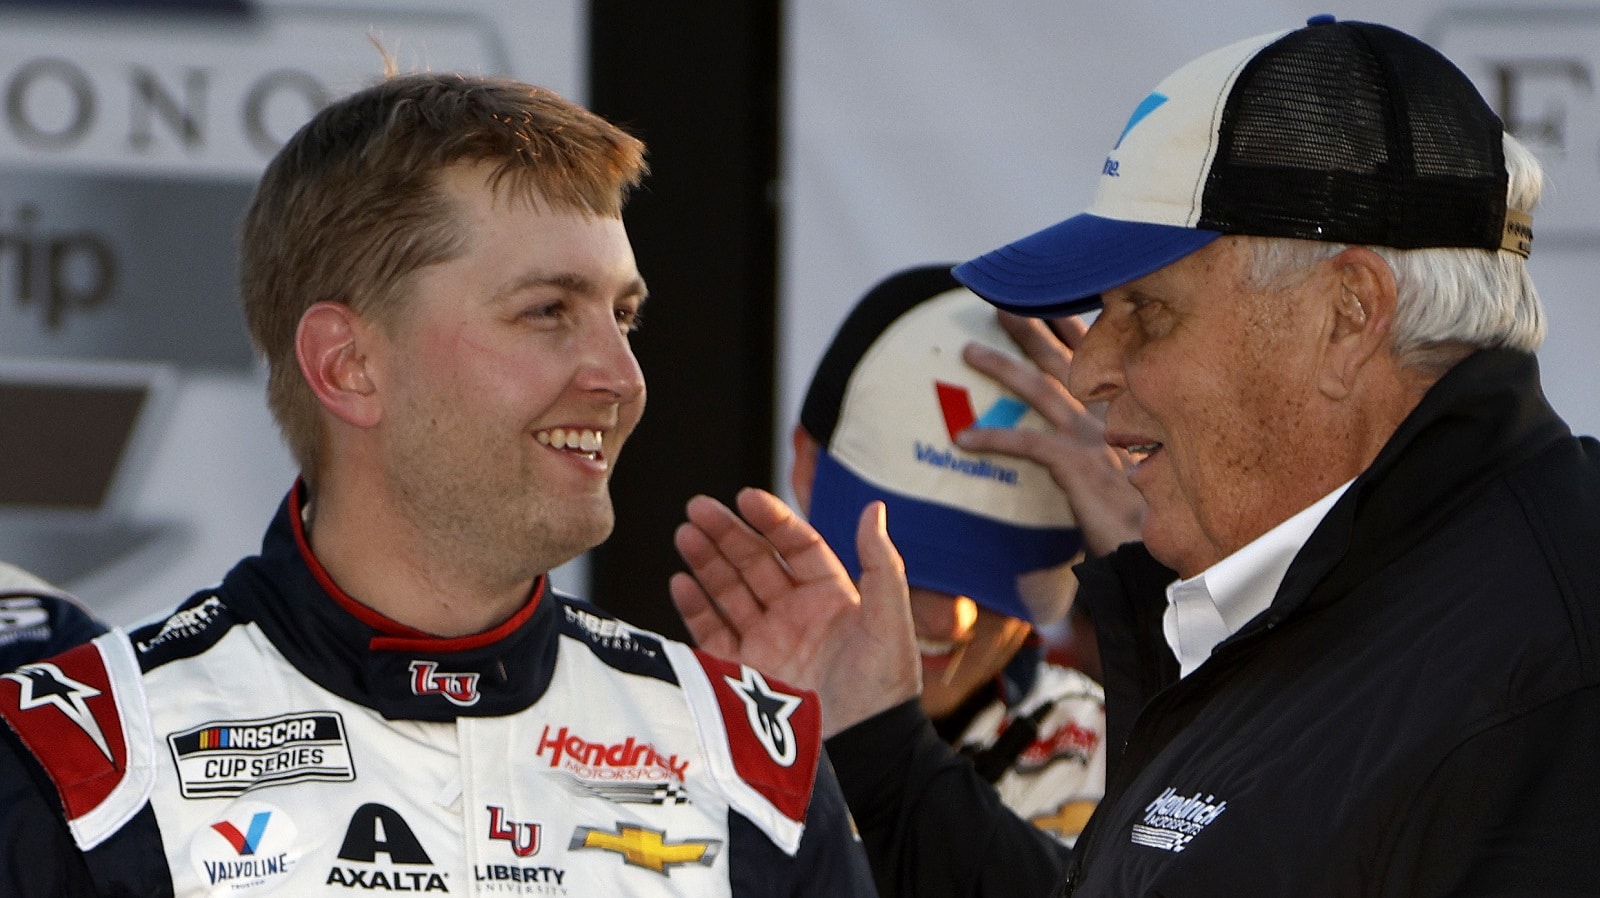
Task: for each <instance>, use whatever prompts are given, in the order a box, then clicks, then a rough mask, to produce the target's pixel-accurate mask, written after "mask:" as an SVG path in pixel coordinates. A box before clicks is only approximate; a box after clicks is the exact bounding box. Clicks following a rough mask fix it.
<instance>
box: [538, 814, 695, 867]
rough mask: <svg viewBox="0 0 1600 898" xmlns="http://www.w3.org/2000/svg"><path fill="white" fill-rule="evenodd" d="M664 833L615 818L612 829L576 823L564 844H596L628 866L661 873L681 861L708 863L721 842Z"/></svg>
mask: <svg viewBox="0 0 1600 898" xmlns="http://www.w3.org/2000/svg"><path fill="white" fill-rule="evenodd" d="M666 835H667V834H666V833H664V832H662V831H661V830H656V829H648V828H646V827H643V826H630V825H628V824H626V823H622V822H620V821H619V822H618V823H617V828H616V831H614V832H613V831H609V830H604V829H596V828H594V827H591V826H580V827H578V829H577V830H576V831H575V832H574V833H573V834H572V842H571V844H569V845H568V846H567V847H568V848H569V849H570V850H572V851H577V850H579V849H581V848H598V849H600V850H602V851H615V852H616V853H617V854H620V855H622V859H623V860H624V861H626V862H627V863H628V864H629V865H630V866H634V867H643V868H645V869H646V870H654V871H655V872H657V873H660V874H661V875H662V876H666V875H667V874H669V873H671V872H672V868H673V867H675V866H679V865H682V864H699V865H700V866H702V867H709V866H711V865H712V864H713V863H715V862H716V860H717V852H718V851H719V850H721V848H722V842H720V841H718V840H716V839H688V840H685V841H682V842H668V841H667V839H666Z"/></svg>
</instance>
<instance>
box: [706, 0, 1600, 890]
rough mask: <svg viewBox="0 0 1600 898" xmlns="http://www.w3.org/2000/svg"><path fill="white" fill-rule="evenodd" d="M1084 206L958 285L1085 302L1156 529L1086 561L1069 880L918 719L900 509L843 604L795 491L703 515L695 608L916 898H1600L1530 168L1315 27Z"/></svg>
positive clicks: (1167, 115) (1239, 53)
mask: <svg viewBox="0 0 1600 898" xmlns="http://www.w3.org/2000/svg"><path fill="white" fill-rule="evenodd" d="M1108 142H1109V141H1108ZM1099 178H1100V181H1099V187H1098V190H1097V192H1096V195H1095V199H1094V201H1093V203H1092V204H1091V206H1090V207H1089V209H1088V211H1086V212H1084V213H1082V214H1080V215H1076V216H1073V217H1071V218H1068V219H1065V220H1064V221H1062V222H1059V223H1058V224H1055V225H1052V226H1051V227H1049V228H1046V229H1045V230H1043V231H1040V232H1038V233H1035V234H1032V235H1029V236H1026V237H1023V238H1021V239H1020V240H1017V241H1015V242H1013V243H1011V244H1008V245H1007V246H1004V247H1001V248H1000V249H997V250H995V251H993V252H991V253H988V254H985V255H983V256H980V257H978V258H976V259H973V260H971V261H969V262H967V263H964V264H963V265H961V266H958V267H957V268H956V269H955V271H954V273H955V275H956V277H957V279H958V280H960V281H961V282H962V283H964V284H965V285H966V286H968V287H969V288H971V289H972V290H973V291H974V292H976V293H978V294H979V295H981V296H983V297H984V298H985V299H987V300H989V301H990V302H992V303H994V304H995V305H997V306H999V307H1001V308H1003V309H1007V310H1010V311H1013V312H1019V313H1022V314H1025V315H1030V316H1038V317H1045V318H1056V317H1060V316H1067V315H1072V314H1074V313H1077V312H1080V311H1084V310H1087V309H1092V308H1096V307H1098V308H1099V314H1098V316H1096V317H1095V319H1094V321H1093V323H1092V324H1091V325H1089V326H1088V328H1087V331H1086V332H1085V333H1083V334H1082V335H1081V336H1080V337H1079V338H1078V339H1077V341H1076V344H1075V346H1074V347H1073V352H1072V358H1071V364H1070V370H1069V371H1067V372H1065V374H1066V377H1065V380H1064V382H1065V383H1066V385H1067V386H1068V387H1069V389H1070V391H1071V393H1072V395H1073V396H1075V397H1076V398H1077V399H1078V400H1080V401H1082V402H1084V403H1087V404H1091V405H1095V406H1097V407H1099V408H1100V409H1102V410H1103V414H1104V426H1105V431H1104V438H1105V441H1106V443H1107V444H1108V445H1109V446H1110V447H1112V448H1113V449H1116V450H1120V451H1123V452H1126V453H1127V454H1128V456H1129V457H1130V459H1131V460H1132V462H1133V464H1132V466H1131V468H1130V471H1131V473H1130V475H1129V479H1130V482H1131V483H1132V484H1133V485H1134V486H1135V487H1136V488H1137V489H1138V490H1139V492H1140V493H1141V494H1142V495H1143V496H1144V498H1145V501H1146V511H1145V515H1144V519H1143V523H1142V527H1141V533H1142V537H1143V538H1142V540H1140V541H1139V542H1136V543H1131V544H1128V545H1125V546H1122V547H1120V548H1118V549H1117V550H1116V551H1114V552H1112V553H1110V554H1109V555H1106V556H1104V557H1101V558H1096V559H1090V560H1089V561H1086V562H1085V563H1083V564H1082V565H1079V566H1078V568H1077V574H1078V579H1079V591H1078V601H1079V602H1082V603H1085V604H1086V605H1087V606H1088V610H1089V613H1090V616H1091V617H1092V618H1093V621H1094V625H1095V630H1096V634H1097V637H1098V640H1099V644H1100V652H1101V660H1102V667H1103V670H1104V685H1105V688H1106V715H1107V730H1108V742H1109V743H1110V745H1111V746H1112V747H1113V748H1112V752H1111V754H1110V756H1109V757H1108V759H1107V784H1106V794H1105V796H1104V797H1103V798H1102V800H1101V802H1100V804H1099V806H1098V807H1097V808H1096V810H1095V813H1094V816H1093V817H1092V819H1091V820H1090V822H1089V824H1088V826H1087V828H1086V829H1085V831H1084V833H1083V834H1082V835H1081V836H1080V837H1079V840H1078V844H1077V846H1076V848H1075V850H1074V853H1073V857H1072V860H1071V863H1070V864H1069V868H1068V870H1067V872H1066V874H1065V875H1064V876H1055V875H1052V872H1051V871H1050V870H1049V868H1048V866H1047V865H1045V864H1043V863H1041V862H1040V861H1039V860H1038V858H1039V857H1040V856H1042V855H1046V854H1047V850H1046V849H1044V848H1041V846H1039V844H1038V843H1037V840H1036V839H1034V838H1033V836H1032V834H1031V832H1030V831H1029V829H1028V827H1027V826H1026V825H1025V823H1024V822H1023V821H1021V820H1019V819H1017V818H1016V817H1015V816H1013V815H1008V814H1006V813H1005V812H1004V809H997V808H995V807H993V806H992V805H990V804H987V803H985V802H984V801H982V800H981V794H980V793H979V791H978V790H977V789H976V787H975V786H974V785H973V784H972V782H971V781H972V780H974V779H975V777H974V776H972V775H971V774H970V773H967V774H966V779H965V781H964V780H963V779H962V775H963V770H962V768H961V766H960V765H959V764H958V763H956V762H957V761H958V760H959V759H957V758H953V757H952V755H953V753H952V752H951V751H950V750H949V749H948V748H947V747H945V746H944V745H943V744H942V743H941V742H939V740H938V739H937V737H936V736H935V735H934V734H933V732H932V728H931V726H929V724H928V721H927V718H926V715H924V714H923V712H922V711H921V709H920V708H919V707H918V706H917V703H916V701H915V698H916V690H917V666H916V662H915V648H914V643H913V641H912V635H911V633H912V630H911V626H910V624H909V621H907V620H906V615H905V614H904V612H903V610H902V609H901V607H900V605H901V603H903V602H904V600H905V599H904V596H905V585H904V576H903V573H902V569H901V567H900V565H899V564H898V562H897V559H896V556H895V553H894V549H893V545H892V543H890V542H889V540H888V538H887V535H886V532H885V528H884V526H883V523H882V518H883V509H882V506H881V505H877V504H875V505H873V506H870V507H869V509H868V510H867V512H866V513H865V514H864V515H863V518H862V520H861V522H860V527H859V529H858V534H857V538H858V552H859V553H860V556H861V559H862V570H861V574H860V576H859V577H858V578H855V581H854V582H853V581H852V578H851V577H850V576H849V575H848V574H847V573H846V572H845V571H844V569H843V568H842V566H840V565H839V564H838V563H837V561H836V560H834V559H833V558H832V557H831V555H829V554H828V553H827V552H826V548H825V545H824V544H823V543H822V542H821V541H820V540H818V539H817V538H816V537H815V535H814V533H812V531H811V530H810V528H809V527H808V526H807V525H806V524H805V522H804V521H802V520H800V519H799V518H798V517H797V516H796V515H794V514H793V513H792V512H790V511H789V510H788V509H787V508H786V507H784V506H783V505H782V503H781V502H779V501H778V500H777V499H776V497H773V496H771V495H770V494H765V493H761V492H759V491H745V492H744V493H741V494H740V495H739V497H738V508H739V513H738V514H737V515H736V514H735V513H734V512H732V511H731V510H730V509H728V508H726V507H723V506H721V505H720V504H719V503H716V502H714V501H712V500H710V499H706V498H703V497H702V498H697V499H695V500H693V501H692V502H691V504H690V507H689V509H688V513H689V518H690V523H689V527H690V528H691V529H692V530H693V531H696V536H695V539H693V540H690V541H684V540H680V545H688V546H689V548H690V549H691V552H689V553H686V556H685V557H686V561H688V563H689V565H690V569H691V571H692V572H693V574H694V575H695V577H696V582H697V583H698V585H699V588H700V591H699V592H698V593H693V591H691V590H685V589H683V588H680V589H679V600H680V605H681V604H682V603H683V599H684V598H692V599H694V600H695V601H698V602H703V603H710V604H714V606H715V607H716V608H718V609H720V612H721V614H722V615H723V616H724V618H725V619H726V620H728V621H730V622H733V625H736V626H737V627H738V628H739V637H738V639H737V640H735V641H736V642H737V644H738V646H739V647H740V652H739V654H738V657H739V658H740V659H742V660H744V661H746V662H747V663H753V662H754V661H755V660H756V659H759V658H761V657H763V653H762V652H761V651H760V650H761V649H763V648H764V647H766V646H768V645H772V644H775V643H778V642H780V641H783V642H786V643H787V644H788V646H789V653H788V657H789V658H790V659H791V663H790V664H789V665H788V666H787V667H786V668H780V669H778V670H777V671H775V672H779V673H786V674H788V676H789V678H790V680H791V681H793V682H798V683H800V684H802V685H811V686H815V687H817V688H819V689H820V690H821V693H822V696H823V701H824V711H823V713H824V719H825V721H827V723H828V730H829V732H830V733H832V734H834V735H833V736H832V738H831V739H830V741H829V746H830V754H831V756H832V757H833V758H834V761H835V764H836V765H837V767H838V769H839V772H840V779H841V782H843V783H844V784H845V786H846V794H847V798H848V800H849V802H850V804H851V807H852V808H853V809H860V808H870V809H873V813H872V814H864V813H862V812H861V811H860V810H857V812H856V816H857V820H858V821H859V822H861V824H862V830H863V837H864V839H866V840H867V842H868V843H869V844H872V845H874V846H875V851H877V852H882V853H884V854H886V855H887V856H890V857H912V858H920V859H921V863H920V864H918V863H908V864H904V865H900V866H897V867H896V868H895V869H897V870H899V871H901V872H903V873H904V875H905V876H906V877H907V878H906V879H905V880H904V881H905V882H906V883H907V884H908V885H914V886H915V887H916V888H917V894H919V895H924V896H926V895H971V894H993V895H1046V894H1060V895H1067V894H1070V895H1074V896H1079V898H1087V896H1097V898H1098V896H1128V895H1252V896H1254V895H1304V894H1312V895H1340V896H1345V895H1349V896H1358V895H1359V896H1394V898H1401V896H1404V898H1420V896H1446V895H1541V896H1555V895H1592V894H1594V893H1595V889H1596V883H1597V882H1600V852H1596V851H1594V845H1595V844H1596V843H1597V842H1600V816H1597V815H1596V814H1595V813H1594V804H1595V799H1596V797H1600V765H1597V764H1596V763H1595V762H1594V757H1595V751H1594V747H1595V746H1596V745H1597V744H1600V663H1597V661H1596V659H1600V556H1597V555H1596V553H1595V551H1594V547H1595V546H1596V545H1600V443H1597V442H1596V441H1595V440H1594V439H1593V438H1590V437H1577V436H1574V435H1573V434H1572V433H1571V431H1570V429H1569V428H1568V427H1567V425H1566V423H1565V422H1563V421H1562V420H1561V418H1560V417H1559V416H1558V415H1557V414H1556V412H1555V411H1554V410H1553V409H1552V408H1551V407H1550V405H1549V404H1548V403H1547V401H1546V400H1545V397H1544V394H1543V392H1542V390H1541V388H1540V383H1539V370H1538V362H1537V360H1536V358H1535V356H1534V353H1535V351H1536V350H1537V349H1538V347H1539V345H1540V342H1541V341H1542V339H1543V337H1544V333H1545V318H1544V312H1543V310H1542V308H1541V304H1540V301H1539V297H1538V293H1537V291H1536V290H1535V288H1534V285H1533V282H1532V279H1531V277H1530V275H1529V272H1528V268H1527V258H1528V256H1529V254H1530V252H1531V251H1532V245H1533V242H1534V241H1533V235H1534V228H1533V224H1532V221H1533V219H1532V210H1533V208H1534V206H1535V205H1536V203H1537V201H1538V198H1539V194H1540V191H1541V185H1542V175H1541V173H1540V169H1539V165H1538V163H1537V161H1536V160H1535V159H1534V158H1533V156H1532V155H1531V154H1530V153H1529V152H1528V150H1527V149H1526V148H1524V147H1523V146H1522V145H1521V144H1520V143H1518V142H1517V141H1516V140H1515V139H1513V138H1512V137H1511V136H1510V135H1509V134H1507V133H1506V132H1505V129H1504V126H1503V125H1502V123H1501V121H1500V119H1499V118H1498V117H1497V116H1496V115H1495V114H1494V112H1493V110H1492V109H1491V108H1490V107H1489V105H1488V104H1487V103H1486V102H1485V101H1484V100H1483V98H1482V97H1481V96H1480V95H1479V93H1478V91H1477V89H1476V88H1475V87H1474V86H1473V84H1472V83H1471V81H1470V80H1469V79H1468V78H1467V76H1466V75H1465V74H1464V73H1462V72H1461V71H1460V70H1459V69H1458V68H1456V66H1455V65H1454V64H1452V63H1451V62H1450V61H1449V60H1448V59H1446V58H1445V57H1444V56H1443V55H1441V54H1440V53H1439V52H1438V51H1436V50H1434V49H1433V48H1432V47H1429V46H1428V45H1426V44H1425V43H1423V42H1421V41H1419V40H1417V39H1416V38H1413V37H1411V36H1409V35H1406V34H1404V33H1402V32H1399V31H1396V30H1394V29H1392V28H1388V27H1385V26H1382V25H1377V24H1372V23H1365V22H1340V21H1338V20H1336V19H1334V18H1333V17H1332V16H1317V17H1314V18H1313V19H1311V20H1310V21H1309V22H1307V24H1306V25H1305V27H1302V28H1296V29H1292V30H1288V31H1280V32H1275V33H1272V34H1266V35H1261V36H1258V37H1254V38H1249V39H1246V40H1242V41H1239V42H1237V43H1235V44H1232V45H1229V46H1227V47H1224V48H1222V49H1219V50H1216V51H1213V52H1212V53H1209V54H1206V55H1205V56H1202V57H1200V58H1199V59H1197V60H1195V61H1193V62H1191V63H1189V64H1187V65H1185V66H1183V67H1181V68H1179V69H1178V70H1177V71H1176V72H1174V73H1173V74H1172V75H1170V76H1168V77H1167V78H1166V79H1164V80H1163V81H1162V82H1161V83H1160V84H1158V85H1157V86H1156V88H1155V90H1154V91H1152V92H1151V93H1150V94H1149V95H1148V96H1147V97H1146V98H1145V100H1144V101H1143V102H1141V103H1140V104H1139V105H1138V107H1137V108H1136V109H1135V111H1134V112H1133V114H1132V116H1131V117H1130V119H1129V121H1128V123H1127V125H1126V127H1125V128H1124V129H1123V132H1122V133H1121V135H1120V136H1118V137H1117V139H1116V140H1115V142H1114V143H1113V144H1112V149H1111V151H1110V153H1109V154H1108V156H1107V157H1106V159H1105V162H1104V164H1103V165H1102V167H1101V169H1100V172H1099ZM780 573H781V574H782V576H779V575H778V574H780ZM857 583H859V588H858V587H857V585H856V584H857ZM780 634H781V638H780ZM867 647H870V648H871V649H872V650H871V651H866V650H864V649H865V648H867ZM873 829H876V830H877V831H876V832H874V831H871V830H873ZM931 844H942V845H945V846H947V847H948V848H949V849H950V850H947V851H946V852H945V853H944V856H942V857H938V858H929V857H927V856H926V855H925V854H923V853H922V847H923V846H926V845H931ZM963 847H964V850H962V849H963ZM958 850H960V852H961V853H960V856H959V857H956V856H954V855H955V854H956V852H957V851H958ZM929 874H933V875H929ZM974 882H977V883H978V887H977V888H973V887H972V884H973V883H974Z"/></svg>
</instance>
